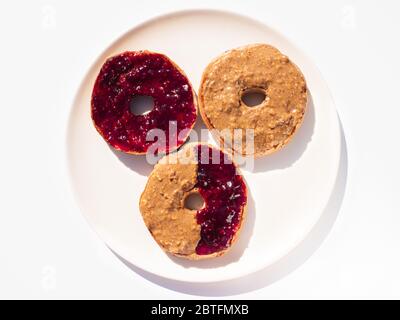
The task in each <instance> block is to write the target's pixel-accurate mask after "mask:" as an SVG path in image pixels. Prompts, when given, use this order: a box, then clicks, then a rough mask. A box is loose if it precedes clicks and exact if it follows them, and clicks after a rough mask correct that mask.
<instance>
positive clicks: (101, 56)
mask: <svg viewBox="0 0 400 320" xmlns="http://www.w3.org/2000/svg"><path fill="white" fill-rule="evenodd" d="M191 14H219V15H230V16H233V17H236V18H238V19H242V20H247V21H251V22H252V23H255V24H258V25H260V27H264V28H267V29H269V30H271V31H272V32H273V33H274V34H276V35H277V36H278V37H280V38H282V39H284V40H286V41H287V42H289V43H290V45H291V46H292V47H293V48H294V49H295V50H296V51H297V52H298V53H300V55H301V56H302V57H304V58H305V59H306V60H307V61H308V62H310V65H311V66H312V67H313V68H314V72H315V73H316V74H317V75H318V77H319V78H320V79H321V80H322V81H321V83H320V85H322V86H323V87H324V90H325V92H326V94H327V95H328V97H329V107H327V109H329V112H330V113H331V114H332V121H331V125H332V126H333V128H332V129H331V131H332V132H333V131H334V132H335V133H336V135H337V136H336V139H335V141H337V143H336V144H335V146H336V149H337V152H334V155H335V156H336V159H335V161H334V164H335V167H334V169H333V170H332V172H333V173H334V174H331V176H330V177H329V178H330V179H329V183H328V185H329V188H327V189H329V193H327V194H328V196H327V199H326V201H325V204H324V206H323V208H322V211H321V214H320V215H317V216H316V218H315V219H314V221H313V222H312V223H310V224H309V226H308V228H304V230H303V232H302V235H301V236H299V237H298V239H297V240H296V241H293V243H292V245H291V246H288V248H287V250H285V251H284V252H283V251H282V253H281V254H279V255H276V257H275V259H271V262H270V263H269V264H266V265H264V266H262V267H260V266H255V267H253V268H247V269H246V271H245V272H243V273H241V274H236V275H235V274H233V275H228V276H224V277H223V276H220V277H219V278H218V279H211V280H208V279H202V278H201V277H199V278H193V279H191V280H186V279H183V278H182V277H179V276H175V275H169V276H166V275H165V274H163V273H159V272H157V271H155V270H147V269H144V268H142V267H141V266H139V265H137V264H135V263H133V262H131V261H129V260H127V259H126V258H125V257H124V255H123V254H121V253H120V252H119V250H118V249H116V248H111V246H110V245H109V243H108V241H107V240H106V239H104V236H103V235H101V234H100V233H99V232H98V230H96V228H95V226H94V225H93V224H92V223H91V222H90V221H89V218H88V216H87V214H86V213H85V211H86V210H85V209H84V208H83V206H82V204H81V202H80V201H79V197H78V195H77V190H76V189H75V188H74V186H73V182H74V181H73V180H74V179H73V173H72V171H73V170H72V164H71V161H70V159H69V154H70V151H69V148H70V147H69V146H70V132H71V129H72V128H71V127H72V122H73V121H72V118H73V113H74V106H75V104H76V103H77V101H78V100H79V93H80V92H81V90H82V88H83V87H84V84H85V82H86V81H85V80H87V78H88V77H89V76H90V74H91V73H92V71H93V70H94V69H95V67H96V62H97V61H98V60H100V59H103V60H104V58H106V57H108V55H107V52H109V51H110V50H111V49H112V48H113V47H114V46H115V45H117V44H118V43H119V42H120V41H122V40H123V39H124V38H125V37H127V36H129V35H130V34H131V33H132V32H134V31H135V30H138V29H140V28H143V27H146V26H147V25H151V24H152V23H154V22H157V20H161V19H168V18H173V17H177V16H178V17H179V16H185V15H191ZM69 108H70V109H69V113H68V117H67V125H66V129H65V148H64V150H65V156H64V160H65V165H66V170H67V175H68V185H69V189H70V190H71V193H72V195H73V199H74V202H75V204H76V205H77V207H78V208H79V211H80V213H81V215H82V216H83V217H84V219H85V221H86V223H87V224H88V226H89V227H90V229H91V230H92V231H94V233H95V234H96V235H97V237H98V238H99V239H100V240H101V241H102V242H103V243H104V244H105V245H106V246H107V248H108V249H110V250H111V251H112V252H113V253H114V254H116V255H117V257H118V259H120V260H121V259H122V262H124V261H127V262H128V263H129V265H132V266H134V267H135V268H138V269H139V270H141V271H142V272H145V273H148V274H152V275H155V276H157V277H160V278H163V279H169V280H173V281H177V282H183V283H196V284H207V283H220V282H224V281H230V280H234V279H239V278H244V277H246V276H249V275H251V274H253V273H255V272H258V271H262V270H265V269H267V268H269V267H271V266H272V265H274V264H276V263H278V262H279V261H280V260H282V259H283V258H284V257H286V256H287V255H289V254H290V253H291V252H292V251H293V250H295V249H296V248H297V247H298V246H299V245H300V244H301V243H302V242H303V241H304V240H305V239H306V237H307V236H308V235H309V234H310V233H311V231H312V230H313V229H314V227H315V226H316V225H317V224H318V221H319V220H320V219H321V217H322V214H323V212H324V211H325V210H326V208H327V205H328V203H329V198H330V197H331V195H332V193H333V191H334V187H335V183H336V180H337V177H338V173H339V168H340V157H341V150H342V143H343V142H342V139H341V127H340V120H339V115H338V113H337V109H336V105H335V101H334V99H333V96H332V93H331V91H330V90H329V87H328V85H327V83H326V80H325V78H324V77H323V76H322V73H321V72H320V70H319V68H318V66H317V65H316V64H315V63H314V61H313V60H312V59H311V58H310V57H309V56H308V54H306V53H305V52H304V51H303V50H302V49H300V48H299V47H298V46H297V43H296V42H294V41H292V39H291V38H290V37H287V36H286V35H284V34H283V33H281V32H280V31H279V30H277V29H276V28H275V27H273V26H271V25H270V24H269V23H268V24H267V23H265V22H263V21H261V20H260V19H257V18H253V17H251V16H248V15H246V14H242V13H238V12H235V11H232V10H225V9H213V8H191V9H182V10H168V11H166V12H164V13H161V14H157V15H153V16H151V17H150V18H148V19H144V20H143V21H141V22H139V23H137V24H134V25H133V26H132V27H130V28H129V29H128V30H127V31H125V32H123V33H121V34H120V35H119V36H117V37H116V38H115V39H114V40H113V41H112V42H111V43H110V44H109V45H108V46H106V47H105V48H104V49H103V50H102V51H101V53H100V54H98V55H96V56H95V58H94V59H93V60H92V62H91V64H90V66H89V67H88V68H87V69H86V71H85V72H84V73H83V77H82V80H81V81H80V82H79V85H78V87H77V88H76V91H75V94H74V96H73V99H72V103H70V104H69ZM124 263H125V262H124ZM125 264H126V263H125Z"/></svg>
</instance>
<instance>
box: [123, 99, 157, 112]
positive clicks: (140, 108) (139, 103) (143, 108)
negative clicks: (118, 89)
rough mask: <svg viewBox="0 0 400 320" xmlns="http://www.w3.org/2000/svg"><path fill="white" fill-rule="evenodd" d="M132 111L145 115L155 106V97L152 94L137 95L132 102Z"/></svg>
mask: <svg viewBox="0 0 400 320" xmlns="http://www.w3.org/2000/svg"><path fill="white" fill-rule="evenodd" d="M129 107H130V111H131V112H132V113H133V114H134V115H135V116H144V115H146V114H148V113H149V112H150V111H151V110H153V108H154V99H153V97H150V96H143V95H135V96H133V98H132V100H131V102H130V105H129Z"/></svg>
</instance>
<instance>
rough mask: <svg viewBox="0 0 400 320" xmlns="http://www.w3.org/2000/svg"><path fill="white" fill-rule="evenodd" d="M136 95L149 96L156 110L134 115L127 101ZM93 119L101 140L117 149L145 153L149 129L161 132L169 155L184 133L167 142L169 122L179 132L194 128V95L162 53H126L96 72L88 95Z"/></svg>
mask: <svg viewBox="0 0 400 320" xmlns="http://www.w3.org/2000/svg"><path fill="white" fill-rule="evenodd" d="M135 95H142V96H151V97H152V98H153V100H154V108H153V109H152V110H151V111H150V112H149V113H147V114H144V115H135V114H133V113H132V112H131V108H130V103H131V101H132V98H133V97H134V96H135ZM92 119H93V121H94V124H95V126H96V128H97V130H98V131H99V132H100V134H101V135H102V136H103V138H104V139H105V140H106V141H107V142H108V143H109V144H110V145H111V146H113V147H114V148H115V149H118V150H121V151H124V152H129V153H145V152H146V151H147V149H148V147H149V146H150V145H151V144H152V143H154V141H146V135H147V133H148V132H149V131H150V130H151V129H156V128H157V129H161V130H163V132H165V136H166V147H165V148H164V149H165V150H164V149H162V150H161V151H163V152H169V151H171V150H172V149H176V148H177V147H179V146H180V145H182V144H183V143H184V142H185V140H186V138H187V135H184V137H178V138H179V139H178V141H177V145H176V142H173V141H171V142H170V141H169V123H170V121H176V128H177V132H178V133H179V132H181V130H184V129H190V128H192V126H193V124H194V122H195V120H196V107H195V104H194V96H193V91H192V88H191V86H190V83H189V81H188V79H187V78H186V76H185V75H183V74H182V73H181V72H180V71H179V70H178V68H177V67H176V66H175V65H174V64H173V63H172V62H171V61H170V60H169V59H168V58H167V57H166V56H164V55H162V54H158V53H152V52H147V51H137V52H125V53H122V54H120V55H117V56H115V57H112V58H110V59H108V60H107V61H106V62H105V64H104V65H103V67H102V68H101V70H100V73H99V75H98V77H97V80H96V82H95V85H94V88H93V93H92Z"/></svg>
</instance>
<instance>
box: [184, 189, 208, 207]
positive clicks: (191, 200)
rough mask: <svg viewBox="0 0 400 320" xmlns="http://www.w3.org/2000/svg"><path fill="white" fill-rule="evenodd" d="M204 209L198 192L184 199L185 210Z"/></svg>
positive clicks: (202, 200)
mask: <svg viewBox="0 0 400 320" xmlns="http://www.w3.org/2000/svg"><path fill="white" fill-rule="evenodd" d="M203 207H204V199H203V197H202V196H201V194H200V193H199V192H192V193H191V194H189V195H188V196H187V197H186V198H185V208H186V209H189V210H200V209H202V208H203Z"/></svg>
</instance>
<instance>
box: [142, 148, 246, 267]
mask: <svg viewBox="0 0 400 320" xmlns="http://www.w3.org/2000/svg"><path fill="white" fill-rule="evenodd" d="M193 194H198V195H200V196H201V197H202V199H203V200H204V204H203V206H201V207H200V208H198V209H194V210H193V209H191V208H188V207H187V205H186V203H185V202H186V200H187V198H188V197H189V196H191V195H193ZM139 207H140V212H141V214H142V217H143V220H144V222H145V224H146V226H147V228H148V229H149V231H150V233H151V234H152V236H153V238H154V239H155V240H156V242H157V243H158V244H159V245H160V246H161V248H162V249H163V250H164V251H166V252H168V253H170V254H173V255H175V256H178V257H182V258H187V259H192V260H197V259H204V258H212V257H217V256H221V255H223V254H224V253H225V252H227V251H228V250H229V249H230V248H231V246H232V245H233V244H234V243H235V241H236V240H237V238H238V235H239V232H240V230H241V228H242V226H243V223H244V220H245V216H246V207H247V188H246V184H245V182H244V180H243V177H242V176H241V175H240V174H239V172H238V169H237V168H236V166H235V164H234V163H233V162H232V161H231V159H230V158H229V157H228V155H227V154H226V153H224V152H222V151H221V150H219V149H217V148H215V147H212V146H210V145H206V144H198V143H189V144H187V145H185V146H184V147H183V148H182V149H181V150H179V151H178V152H175V153H172V154H169V155H167V156H165V157H164V158H162V159H161V160H160V161H159V163H158V164H157V165H156V166H155V167H154V170H153V172H152V173H151V174H150V176H149V179H148V181H147V185H146V187H145V189H144V191H143V193H142V195H141V197H140V204H139Z"/></svg>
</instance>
